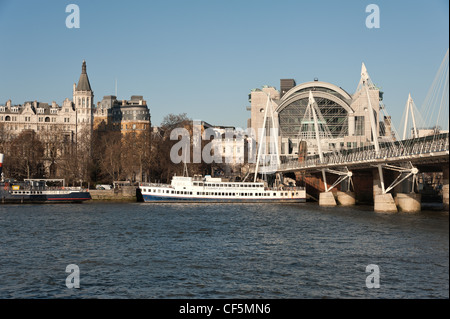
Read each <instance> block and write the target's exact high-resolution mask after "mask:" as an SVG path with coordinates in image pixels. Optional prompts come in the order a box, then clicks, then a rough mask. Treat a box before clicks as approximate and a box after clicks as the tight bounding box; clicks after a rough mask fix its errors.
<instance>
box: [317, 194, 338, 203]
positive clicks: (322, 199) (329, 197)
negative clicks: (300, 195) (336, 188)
mask: <svg viewBox="0 0 450 319" xmlns="http://www.w3.org/2000/svg"><path fill="white" fill-rule="evenodd" d="M319 206H336V200H335V199H334V195H333V193H332V192H322V193H320V195H319Z"/></svg>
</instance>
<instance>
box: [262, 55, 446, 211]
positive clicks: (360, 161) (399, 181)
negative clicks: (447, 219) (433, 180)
mask: <svg viewBox="0 0 450 319" xmlns="http://www.w3.org/2000/svg"><path fill="white" fill-rule="evenodd" d="M448 55H449V53H448V50H447V53H446V55H445V57H444V60H443V61H442V63H441V66H440V68H439V71H438V73H437V76H436V78H435V80H434V82H433V84H432V87H431V89H430V91H429V95H428V96H427V99H426V101H425V102H424V105H425V108H423V110H422V112H425V113H426V116H425V117H427V118H426V119H425V120H424V119H423V117H421V114H420V112H419V111H418V110H417V109H416V107H415V105H414V102H413V100H412V98H411V95H409V97H408V101H407V104H406V107H405V113H404V121H403V123H404V126H403V134H402V138H401V139H398V138H395V134H392V136H391V137H389V138H384V139H383V137H380V136H379V132H380V131H379V127H378V126H377V124H376V123H377V119H376V118H375V116H374V113H375V111H376V110H383V111H385V107H384V106H383V105H380V106H379V108H378V109H375V108H374V106H373V105H372V104H373V99H372V100H371V98H370V96H371V95H370V94H371V93H370V91H371V90H373V89H374V88H375V86H374V85H373V83H372V81H371V79H370V77H369V75H368V72H367V70H366V68H365V66H364V64H363V66H362V70H361V80H360V84H359V85H358V90H357V93H359V94H365V95H366V97H367V102H366V106H365V107H366V108H365V109H366V111H367V113H368V117H369V118H370V129H371V136H372V140H371V143H370V145H366V146H362V147H355V148H347V149H339V150H331V151H330V150H326V151H323V150H322V149H323V145H324V143H323V140H324V139H326V138H327V137H330V138H331V134H330V132H329V130H328V128H327V125H326V121H325V120H324V118H323V117H322V115H321V111H320V109H319V107H318V105H317V103H316V102H315V98H314V93H313V92H312V91H309V102H308V105H307V107H306V110H305V112H304V116H303V119H302V120H301V125H300V128H301V132H299V136H301V137H302V138H304V139H305V140H306V139H309V143H310V145H311V144H314V147H315V148H316V149H315V152H314V154H311V155H307V153H306V152H305V153H303V154H300V151H299V154H298V155H296V156H282V157H280V156H279V155H278V154H272V155H270V156H268V157H267V156H266V157H264V159H263V160H262V161H261V155H262V154H260V151H261V145H262V144H263V143H265V142H264V141H263V135H265V134H261V141H260V143H259V144H260V146H259V149H260V151H259V153H258V160H257V163H256V168H255V171H257V172H259V173H263V174H264V173H270V172H272V173H273V172H275V173H276V174H278V176H283V174H286V173H295V175H296V177H297V180H299V176H303V182H305V177H304V176H305V174H309V175H310V176H311V175H315V176H316V179H319V180H320V184H321V188H322V189H321V192H320V195H319V204H320V205H322V206H334V205H336V204H337V202H338V203H340V204H342V205H353V204H355V193H354V192H355V188H356V189H358V188H359V186H360V185H358V183H364V182H367V179H372V186H373V202H374V206H375V211H379V212H398V210H400V211H409V212H415V211H420V209H421V196H420V194H418V187H416V186H417V182H418V178H419V174H420V173H423V172H442V174H443V176H442V182H443V207H444V209H445V210H448V208H449V133H448V108H449V106H448V87H449V83H448ZM430 92H431V93H430ZM269 99H270V96H269V98H268V104H267V106H270V104H271V103H269ZM380 103H381V102H380ZM426 103H428V105H426ZM372 109H373V110H374V112H370V111H368V110H372ZM268 110H270V107H267V108H266V112H267V111H268ZM376 114H377V113H376ZM431 114H437V116H435V118H431ZM271 117H272V119H273V116H271ZM436 117H437V118H436ZM389 118H390V117H389ZM446 118H447V123H444V125H445V126H446V127H444V128H442V127H441V126H440V125H437V124H438V123H442V120H443V119H444V122H445V119H446ZM408 125H409V126H408ZM418 125H422V127H424V126H428V127H431V128H430V129H428V130H425V132H422V133H421V130H420V129H419V126H418ZM265 126H266V116H265V118H264V127H265ZM302 130H303V131H302ZM394 130H395V128H394ZM422 131H424V130H422ZM407 132H411V135H412V136H410V137H408V136H407ZM302 138H299V140H301V139H302ZM311 141H312V142H313V143H311ZM273 149H276V150H278V145H277V141H276V140H275V147H274V148H273ZM359 172H365V177H364V178H365V179H366V181H364V180H362V179H361V178H360V179H359V182H355V176H356V175H358V173H359ZM363 175H364V174H363ZM395 175H397V176H395ZM255 179H256V176H255ZM300 179H301V178H300ZM352 186H353V190H352V189H351V188H352ZM405 186H406V187H405ZM333 190H334V191H333ZM307 191H308V188H307ZM392 192H394V193H395V194H394V195H395V198H394V196H393V194H392ZM336 200H337V202H336Z"/></svg>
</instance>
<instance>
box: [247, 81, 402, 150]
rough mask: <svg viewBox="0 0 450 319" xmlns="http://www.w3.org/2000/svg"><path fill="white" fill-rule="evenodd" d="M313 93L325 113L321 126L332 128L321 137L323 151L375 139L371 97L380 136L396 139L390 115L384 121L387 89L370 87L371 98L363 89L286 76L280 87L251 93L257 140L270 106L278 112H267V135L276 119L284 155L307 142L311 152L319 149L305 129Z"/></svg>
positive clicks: (367, 142) (251, 108)
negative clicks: (348, 89) (382, 104)
mask: <svg viewBox="0 0 450 319" xmlns="http://www.w3.org/2000/svg"><path fill="white" fill-rule="evenodd" d="M310 92H311V93H312V96H313V97H314V100H315V102H316V103H317V106H318V109H319V112H320V116H321V118H320V119H319V124H320V125H322V126H323V127H326V128H327V135H325V134H323V136H321V146H322V147H321V148H322V151H325V152H327V151H338V150H340V149H348V148H355V147H361V146H368V145H371V144H372V143H373V136H372V130H371V123H370V116H369V113H368V111H367V110H368V103H369V102H368V100H369V99H370V104H371V106H372V108H373V111H374V118H375V119H376V125H377V131H378V132H379V133H378V136H379V139H380V140H381V141H383V140H392V139H393V138H394V136H393V134H392V130H391V119H390V117H384V119H383V120H381V121H380V120H378V119H379V118H380V115H381V114H380V102H381V101H382V98H383V92H380V91H379V89H377V88H376V87H371V89H370V90H368V94H369V96H367V93H366V91H365V90H357V92H356V93H355V94H353V95H351V94H349V93H347V92H346V91H345V90H344V89H342V88H341V87H339V86H337V85H334V84H332V83H328V82H322V81H319V80H318V79H314V81H311V82H306V83H302V84H298V85H297V84H296V82H295V80H293V79H281V80H280V91H278V90H277V89H275V88H274V87H270V86H264V87H262V88H261V89H253V90H252V91H251V93H250V95H249V101H250V103H251V107H250V108H248V109H250V111H251V118H250V119H249V121H248V123H249V127H251V128H252V129H253V131H254V132H255V134H256V141H257V143H259V142H260V140H261V136H260V132H261V129H262V127H263V123H264V116H265V114H266V108H268V107H269V106H270V107H271V110H272V112H268V113H267V115H266V136H268V134H269V129H270V128H271V127H270V124H272V123H274V125H273V126H272V127H274V128H276V129H277V130H278V141H277V142H278V152H279V154H280V155H281V156H288V155H298V154H299V147H300V145H301V144H302V143H303V147H304V145H307V154H315V153H317V149H318V148H317V142H316V137H315V136H314V134H311V132H306V131H305V129H304V127H305V126H306V122H307V120H306V119H305V112H306V110H307V106H308V103H309V94H310ZM269 96H270V100H269V99H268V97H269ZM368 97H369V99H368ZM268 103H270V105H269V104H268ZM272 117H273V121H272ZM321 121H322V122H323V123H322V122H321ZM305 143H306V144H305Z"/></svg>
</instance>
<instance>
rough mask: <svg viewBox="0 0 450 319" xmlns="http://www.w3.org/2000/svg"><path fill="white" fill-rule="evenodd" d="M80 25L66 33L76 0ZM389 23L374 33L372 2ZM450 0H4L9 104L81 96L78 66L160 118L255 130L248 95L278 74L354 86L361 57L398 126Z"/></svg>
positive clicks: (420, 88)
mask: <svg viewBox="0 0 450 319" xmlns="http://www.w3.org/2000/svg"><path fill="white" fill-rule="evenodd" d="M70 3H74V4H77V5H78V6H79V8H80V28H79V29H68V28H66V25H65V20H66V17H67V16H68V15H69V13H66V12H65V8H66V6H67V5H68V4H70ZM371 3H374V4H377V5H378V6H379V8H380V28H379V29H368V28H367V27H366V25H365V20H366V17H367V16H368V15H369V13H366V12H365V8H366V6H367V5H368V4H371ZM448 12H449V2H448V0H431V1H404V0H396V1H392V0H390V1H376V0H371V1H361V0H345V1H331V0H330V1H328V0H327V1H325V0H318V1H300V0H297V1H293V0H279V1H273V0H272V1H266V0H257V1H256V0H240V1H237V0H227V1H218V0H217V1H216V0H209V1H206V0H191V1H186V0H185V1H181V0H169V1H167V0H165V1H133V0H130V1H101V0H96V1H84V0H83V1H82V0H69V1H61V0H43V1H22V0H14V1H9V0H0V104H3V103H4V102H6V101H7V100H8V99H11V100H12V102H13V103H15V104H23V102H25V101H30V100H38V101H42V102H51V101H56V102H57V103H58V104H61V103H62V101H63V100H64V99H65V98H66V97H68V98H71V96H72V85H73V83H74V82H77V81H78V78H79V75H80V72H81V62H82V60H83V59H85V60H86V62H87V71H88V75H89V79H90V82H91V86H92V88H93V90H94V94H95V102H98V101H100V100H101V99H102V97H103V96H104V95H112V94H114V93H115V81H116V79H117V83H118V92H117V93H118V98H119V99H129V98H130V96H131V95H143V96H144V98H145V99H146V100H147V102H148V105H149V107H150V111H151V115H152V124H153V125H159V124H160V123H161V121H162V119H163V117H164V116H165V115H167V114H169V113H175V114H179V113H187V114H188V116H189V117H191V118H193V119H201V120H204V121H207V122H209V123H211V124H215V125H233V126H236V127H240V128H246V127H247V119H248V118H249V117H250V112H248V111H246V106H249V103H248V100H247V99H248V94H249V92H250V90H251V89H253V88H258V87H259V88H260V87H261V86H263V85H271V86H275V87H276V88H277V89H278V88H279V81H280V79H281V78H294V79H295V80H296V82H297V84H300V83H302V82H307V81H311V80H313V79H314V78H315V77H317V78H319V80H321V81H326V82H331V83H333V84H336V85H338V86H340V87H342V88H344V89H345V90H346V91H347V92H349V93H351V94H352V93H354V91H355V89H356V87H357V85H358V81H359V77H360V69H361V63H362V62H364V63H365V64H366V66H367V69H368V71H369V74H370V76H371V78H372V80H373V82H374V83H375V84H376V85H377V86H379V87H381V88H382V90H383V91H384V103H385V105H386V107H387V112H388V113H389V114H390V115H392V117H393V119H394V123H396V122H398V121H399V119H400V118H401V116H402V113H403V108H404V106H405V103H406V100H407V97H408V93H409V92H411V94H412V97H413V98H414V100H415V102H416V105H418V106H420V105H421V104H422V102H423V100H424V99H425V96H426V94H427V92H428V89H429V88H430V86H431V83H432V81H433V79H434V77H435V75H436V72H437V70H438V68H439V65H440V63H441V61H442V59H443V57H444V55H445V53H446V51H447V48H448V46H449V45H448V41H449V40H448V39H449V13H448Z"/></svg>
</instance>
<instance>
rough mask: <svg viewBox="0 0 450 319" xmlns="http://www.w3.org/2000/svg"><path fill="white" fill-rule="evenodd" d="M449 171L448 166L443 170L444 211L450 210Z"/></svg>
mask: <svg viewBox="0 0 450 319" xmlns="http://www.w3.org/2000/svg"><path fill="white" fill-rule="evenodd" d="M448 170H449V168H448V166H444V167H443V168H442V171H443V176H442V184H443V185H442V201H443V204H444V210H447V211H448V210H449V207H448V205H449V198H448V197H449V194H448V191H449V188H448Z"/></svg>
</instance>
